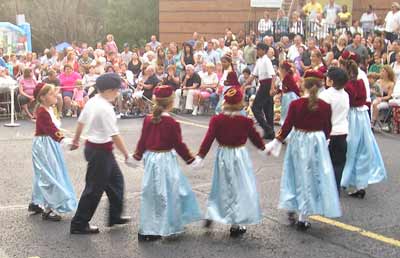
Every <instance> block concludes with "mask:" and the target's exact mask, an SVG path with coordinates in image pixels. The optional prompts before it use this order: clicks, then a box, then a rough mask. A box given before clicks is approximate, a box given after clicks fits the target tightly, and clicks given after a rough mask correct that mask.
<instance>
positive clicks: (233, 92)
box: [225, 88, 237, 97]
mask: <svg viewBox="0 0 400 258" xmlns="http://www.w3.org/2000/svg"><path fill="white" fill-rule="evenodd" d="M236 93H237V90H236V89H235V88H230V89H229V90H227V91H226V93H225V96H227V97H233V96H235V94H236Z"/></svg>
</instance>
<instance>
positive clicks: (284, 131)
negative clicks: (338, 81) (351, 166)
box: [266, 70, 342, 230]
mask: <svg viewBox="0 0 400 258" xmlns="http://www.w3.org/2000/svg"><path fill="white" fill-rule="evenodd" d="M323 78H324V76H323V74H322V73H321V72H320V71H312V70H309V71H307V72H306V73H305V79H304V83H303V88H304V90H305V93H306V95H305V96H304V97H302V98H300V99H298V100H294V101H293V102H292V103H291V104H290V106H289V110H288V114H287V117H286V120H285V123H284V124H283V126H282V128H281V130H280V131H279V132H278V133H277V135H276V138H275V139H274V140H273V141H272V142H270V143H268V144H267V146H266V150H267V152H268V153H270V154H273V155H274V156H278V155H279V152H280V148H281V146H282V142H283V141H284V140H285V138H286V137H287V136H288V135H289V133H290V132H291V131H292V128H293V127H294V128H293V131H292V132H291V137H290V139H289V144H288V148H287V150H286V154H285V160H284V163H283V175H282V179H281V190H280V199H279V208H281V209H286V210H288V211H289V213H288V215H289V221H290V222H291V223H295V221H296V219H295V214H296V213H297V214H298V215H299V218H298V222H297V228H298V229H299V230H307V229H308V228H309V227H310V226H311V224H310V223H309V221H308V216H310V215H316V214H320V215H323V216H326V217H331V218H335V217H340V216H341V214H342V213H341V209H340V204H339V196H338V192H337V189H336V182H335V175H334V171H333V167H332V163H331V158H330V156H329V151H328V143H327V138H329V134H330V132H331V113H332V112H331V108H330V106H329V104H327V103H326V102H324V101H323V100H320V99H318V91H319V88H320V87H321V85H320V84H321V82H322V80H323Z"/></svg>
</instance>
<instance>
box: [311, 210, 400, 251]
mask: <svg viewBox="0 0 400 258" xmlns="http://www.w3.org/2000/svg"><path fill="white" fill-rule="evenodd" d="M310 219H312V220H315V221H318V222H322V223H325V224H329V225H331V226H335V227H337V228H340V229H343V230H347V231H350V232H354V233H358V234H360V235H362V236H365V237H368V238H371V239H374V240H377V241H380V242H383V243H386V244H389V245H393V246H396V247H400V241H399V240H396V239H394V238H390V237H385V236H382V235H379V234H376V233H373V232H371V231H367V230H364V229H362V228H358V227H355V226H352V225H348V224H345V223H342V222H339V221H336V220H332V219H328V218H325V217H321V216H311V217H310Z"/></svg>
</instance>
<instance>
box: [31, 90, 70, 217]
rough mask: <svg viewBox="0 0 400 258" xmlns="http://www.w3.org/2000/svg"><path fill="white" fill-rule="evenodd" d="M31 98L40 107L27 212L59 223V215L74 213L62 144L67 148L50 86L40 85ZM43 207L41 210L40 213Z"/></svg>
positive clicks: (55, 100) (33, 147)
mask: <svg viewBox="0 0 400 258" xmlns="http://www.w3.org/2000/svg"><path fill="white" fill-rule="evenodd" d="M33 94H34V97H35V99H36V100H37V101H38V103H39V104H40V106H39V107H38V109H37V111H36V118H37V120H36V133H35V137H34V139H33V146H32V161H33V170H34V172H35V174H34V179H33V191H32V203H31V204H29V209H28V210H29V211H30V212H34V213H35V214H36V213H42V218H43V219H44V220H50V221H60V220H61V216H60V215H59V214H61V213H68V212H71V211H74V210H75V209H76V206H77V200H76V197H75V192H74V189H73V186H72V183H71V180H70V178H69V175H68V170H67V167H66V164H65V160H64V156H63V153H62V150H61V145H68V142H70V141H68V140H69V139H64V136H63V134H62V133H61V131H60V129H59V128H60V126H61V122H60V121H59V120H57V119H56V117H55V115H54V112H53V109H52V106H53V105H55V104H57V94H58V92H57V91H56V90H55V88H54V86H53V85H50V84H44V83H39V84H38V85H37V86H36V88H35V90H34V93H33ZM42 207H43V208H44V211H43V210H42Z"/></svg>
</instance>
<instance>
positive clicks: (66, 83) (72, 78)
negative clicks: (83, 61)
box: [59, 64, 82, 116]
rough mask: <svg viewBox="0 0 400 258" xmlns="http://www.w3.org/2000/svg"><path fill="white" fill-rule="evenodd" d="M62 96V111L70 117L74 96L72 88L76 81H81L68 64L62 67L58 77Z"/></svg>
mask: <svg viewBox="0 0 400 258" xmlns="http://www.w3.org/2000/svg"><path fill="white" fill-rule="evenodd" d="M59 79H60V84H61V89H62V96H63V100H64V110H65V115H66V116H72V110H71V100H72V96H73V95H74V88H75V85H76V81H77V80H81V79H82V78H81V76H80V75H79V73H77V72H74V70H73V68H72V66H71V65H69V64H65V65H64V72H63V73H61V74H60V76H59Z"/></svg>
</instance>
